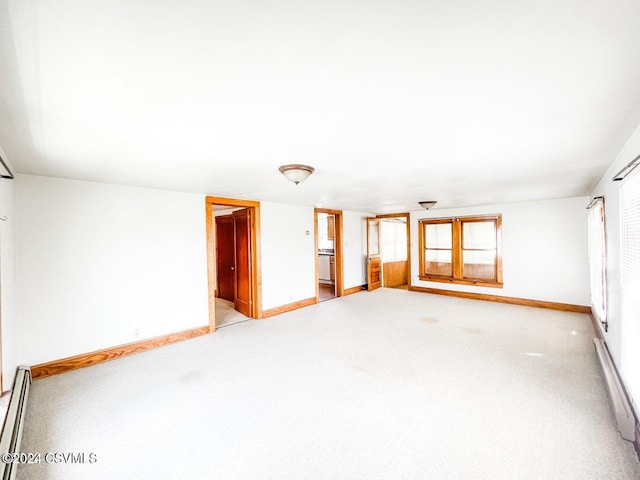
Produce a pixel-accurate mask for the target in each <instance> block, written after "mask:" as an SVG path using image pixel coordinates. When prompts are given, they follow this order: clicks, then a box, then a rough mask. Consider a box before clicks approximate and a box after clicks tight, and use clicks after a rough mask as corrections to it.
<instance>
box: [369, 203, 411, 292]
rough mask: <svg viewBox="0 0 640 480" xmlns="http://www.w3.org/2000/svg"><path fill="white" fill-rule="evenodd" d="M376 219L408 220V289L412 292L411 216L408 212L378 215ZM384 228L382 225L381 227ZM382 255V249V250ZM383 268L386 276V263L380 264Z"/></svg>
mask: <svg viewBox="0 0 640 480" xmlns="http://www.w3.org/2000/svg"><path fill="white" fill-rule="evenodd" d="M376 218H381V219H385V218H405V219H406V220H407V288H408V289H409V290H411V221H410V220H411V216H410V215H409V213H408V212H405V213H387V214H385V215H376ZM380 227H381V228H382V225H380ZM380 253H382V248H381V249H380ZM380 265H381V268H382V275H383V276H384V263H383V262H382V261H381V262H380Z"/></svg>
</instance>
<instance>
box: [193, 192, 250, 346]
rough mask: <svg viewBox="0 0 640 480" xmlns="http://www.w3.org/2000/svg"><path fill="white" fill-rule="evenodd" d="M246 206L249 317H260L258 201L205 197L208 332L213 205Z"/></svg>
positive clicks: (212, 312)
mask: <svg viewBox="0 0 640 480" xmlns="http://www.w3.org/2000/svg"><path fill="white" fill-rule="evenodd" d="M214 205H223V206H226V207H240V208H248V209H249V210H250V215H251V223H250V225H251V297H252V299H251V300H252V305H251V318H256V319H257V318H262V269H261V265H262V264H261V263H260V202H256V201H253V200H240V199H237V198H226V197H211V196H207V197H205V215H206V229H207V285H208V291H209V332H210V333H213V332H215V331H216V296H215V286H214V285H215V264H216V252H214V250H213V230H214V229H213V206H214Z"/></svg>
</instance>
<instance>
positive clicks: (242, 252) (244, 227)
mask: <svg viewBox="0 0 640 480" xmlns="http://www.w3.org/2000/svg"><path fill="white" fill-rule="evenodd" d="M233 221H234V225H235V235H236V243H235V247H236V248H235V250H236V270H235V271H236V284H235V298H234V304H235V309H236V310H237V311H239V312H240V313H242V314H244V315H246V316H247V317H250V316H251V298H252V297H251V268H252V266H251V214H250V211H249V209H248V208H245V209H243V210H238V211H236V212H233Z"/></svg>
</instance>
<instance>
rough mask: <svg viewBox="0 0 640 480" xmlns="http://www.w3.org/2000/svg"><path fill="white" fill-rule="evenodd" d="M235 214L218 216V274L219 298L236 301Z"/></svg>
mask: <svg viewBox="0 0 640 480" xmlns="http://www.w3.org/2000/svg"><path fill="white" fill-rule="evenodd" d="M234 232H235V226H234V219H233V215H224V216H221V217H216V275H217V287H218V288H217V290H218V298H224V299H225V300H229V301H230V302H233V301H235V293H234V291H235V284H236V272H235V268H236V259H235V248H236V245H235V243H236V239H235V233H234Z"/></svg>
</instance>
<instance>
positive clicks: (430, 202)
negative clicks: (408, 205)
mask: <svg viewBox="0 0 640 480" xmlns="http://www.w3.org/2000/svg"><path fill="white" fill-rule="evenodd" d="M418 203H419V204H420V206H421V207H422V208H424V209H425V210H429V209H430V208H431V207H433V206H434V205H435V204H436V203H438V202H437V201H436V200H428V201H424V202H418Z"/></svg>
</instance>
